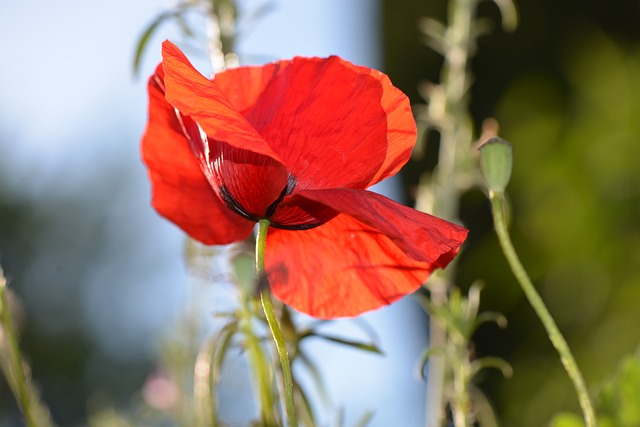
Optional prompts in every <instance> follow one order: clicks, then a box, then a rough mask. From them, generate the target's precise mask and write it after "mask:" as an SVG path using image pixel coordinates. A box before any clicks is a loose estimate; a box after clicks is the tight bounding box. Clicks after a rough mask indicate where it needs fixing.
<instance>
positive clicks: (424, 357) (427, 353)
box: [416, 347, 443, 380]
mask: <svg viewBox="0 0 640 427" xmlns="http://www.w3.org/2000/svg"><path fill="white" fill-rule="evenodd" d="M435 353H443V351H442V349H441V348H439V347H430V348H427V349H425V350H423V351H422V353H421V354H420V356H419V357H418V364H417V365H416V371H417V373H418V376H419V377H420V378H421V379H422V380H426V379H427V377H426V376H425V375H424V371H425V368H426V367H427V362H428V361H429V358H430V357H431V356H432V355H433V354H435Z"/></svg>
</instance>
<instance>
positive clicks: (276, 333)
mask: <svg viewBox="0 0 640 427" xmlns="http://www.w3.org/2000/svg"><path fill="white" fill-rule="evenodd" d="M269 224H270V223H269V220H267V219H261V220H260V221H259V222H258V237H257V239H256V272H257V275H258V277H261V276H262V275H263V274H264V254H265V248H266V244H267V230H268V229H269ZM260 300H261V302H262V309H263V310H264V315H265V317H266V318H267V323H268V324H269V328H270V329H271V335H273V340H274V342H275V344H276V350H277V351H278V357H279V358H280V367H281V368H282V380H283V385H282V390H281V391H282V393H283V400H284V407H285V413H286V416H287V425H288V426H289V427H297V426H298V420H297V417H296V408H295V404H294V402H293V376H292V375H291V364H290V362H289V354H288V353H287V346H286V344H285V341H284V337H283V335H282V331H281V330H280V325H279V324H278V319H277V318H276V314H275V312H274V310H273V303H272V301H271V292H270V291H269V287H268V286H265V287H263V289H262V290H261V291H260Z"/></svg>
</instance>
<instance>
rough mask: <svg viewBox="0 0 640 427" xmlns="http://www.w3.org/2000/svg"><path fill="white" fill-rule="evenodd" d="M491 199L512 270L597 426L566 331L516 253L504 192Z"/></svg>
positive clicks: (590, 420)
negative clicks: (505, 214)
mask: <svg viewBox="0 0 640 427" xmlns="http://www.w3.org/2000/svg"><path fill="white" fill-rule="evenodd" d="M490 198H491V209H492V211H493V222H494V226H495V229H496V233H497V235H498V240H499V241H500V246H501V247H502V251H503V252H504V255H505V257H506V258H507V261H508V263H509V266H510V267H511V271H513V274H514V276H515V277H516V279H517V280H518V283H519V284H520V286H521V287H522V290H523V291H524V293H525V295H526V296H527V299H528V300H529V303H530V304H531V306H532V307H533V309H534V310H535V312H536V314H537V315H538V317H539V318H540V320H541V321H542V324H543V325H544V327H545V329H546V331H547V335H548V336H549V339H550V340H551V343H552V344H553V346H554V347H555V348H556V350H557V351H558V354H559V355H560V361H561V362H562V365H563V366H564V368H565V370H566V371H567V374H568V375H569V378H570V379H571V382H573V386H574V387H575V389H576V393H577V394H578V400H579V401H580V407H581V408H582V413H583V415H584V421H585V423H586V425H587V427H595V425H596V416H595V412H594V410H593V404H592V403H591V399H590V398H589V393H588V391H587V386H586V385H585V381H584V377H583V376H582V373H581V372H580V369H579V368H578V364H577V363H576V361H575V359H574V357H573V354H572V353H571V350H570V349H569V345H568V344H567V341H566V340H565V339H564V337H563V336H562V333H561V332H560V330H559V329H558V326H557V325H556V322H555V321H554V320H553V317H552V316H551V313H549V310H548V309H547V307H546V305H545V304H544V301H542V298H541V297H540V295H539V294H538V292H537V291H536V289H535V288H534V286H533V283H532V282H531V279H530V278H529V275H528V274H527V272H526V270H525V269H524V267H523V266H522V263H521V262H520V259H519V258H518V255H517V254H516V251H515V249H514V247H513V243H511V238H510V237H509V232H508V231H507V225H506V222H505V219H504V194H502V193H493V192H492V193H491V194H490Z"/></svg>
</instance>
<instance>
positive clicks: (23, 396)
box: [0, 269, 36, 427]
mask: <svg viewBox="0 0 640 427" xmlns="http://www.w3.org/2000/svg"><path fill="white" fill-rule="evenodd" d="M6 285H7V281H6V280H5V278H4V275H3V274H2V270H1V269H0V316H1V318H0V321H1V322H2V331H0V332H3V335H4V337H5V339H6V342H7V345H8V346H9V357H10V359H11V360H10V364H11V365H10V366H11V367H10V368H9V369H10V370H12V371H13V377H14V379H15V381H16V383H15V385H14V387H12V388H13V389H14V390H13V391H14V393H16V397H17V398H18V403H19V404H20V408H21V409H22V412H23V413H24V416H25V418H26V423H27V426H28V427H36V422H35V417H34V414H33V412H32V405H31V399H30V397H29V390H28V386H27V384H28V381H27V377H26V376H25V373H24V367H23V366H22V356H21V355H20V347H19V346H18V339H17V337H16V332H15V328H14V325H13V319H12V318H11V312H10V310H9V302H8V298H7V292H6ZM0 338H2V337H1V336H0ZM6 374H7V380H8V381H9V383H11V382H12V381H10V378H11V375H9V374H10V372H6Z"/></svg>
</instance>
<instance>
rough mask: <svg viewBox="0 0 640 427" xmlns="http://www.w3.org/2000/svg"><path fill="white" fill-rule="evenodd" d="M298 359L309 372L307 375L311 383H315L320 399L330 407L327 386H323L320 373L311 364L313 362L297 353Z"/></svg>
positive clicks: (314, 365)
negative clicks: (309, 376) (311, 380)
mask: <svg viewBox="0 0 640 427" xmlns="http://www.w3.org/2000/svg"><path fill="white" fill-rule="evenodd" d="M298 358H299V359H300V361H301V362H302V363H304V365H305V366H306V368H307V369H308V371H309V374H311V377H312V379H313V382H314V383H315V386H316V390H317V391H318V394H319V395H320V399H321V400H322V401H323V403H325V404H326V405H330V404H331V398H330V397H329V393H328V392H327V386H326V385H325V383H324V380H323V379H322V374H321V373H320V370H319V369H318V367H317V366H316V364H315V363H313V361H312V360H311V359H309V357H308V356H307V355H306V354H305V353H303V352H300V353H298Z"/></svg>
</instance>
